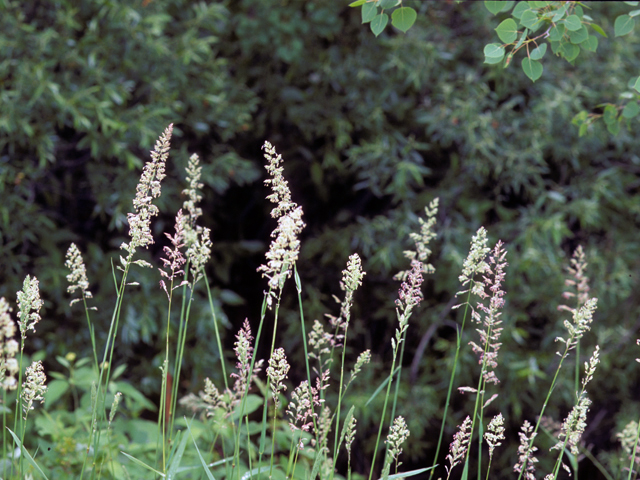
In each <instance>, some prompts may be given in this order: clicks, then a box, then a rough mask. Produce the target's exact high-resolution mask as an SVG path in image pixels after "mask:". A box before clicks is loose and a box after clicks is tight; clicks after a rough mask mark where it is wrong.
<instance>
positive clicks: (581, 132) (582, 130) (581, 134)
mask: <svg viewBox="0 0 640 480" xmlns="http://www.w3.org/2000/svg"><path fill="white" fill-rule="evenodd" d="M587 128H589V124H588V123H583V124H582V125H580V128H578V137H584V135H585V134H586V133H587Z"/></svg>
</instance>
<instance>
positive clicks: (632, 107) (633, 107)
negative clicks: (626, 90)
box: [622, 102, 640, 118]
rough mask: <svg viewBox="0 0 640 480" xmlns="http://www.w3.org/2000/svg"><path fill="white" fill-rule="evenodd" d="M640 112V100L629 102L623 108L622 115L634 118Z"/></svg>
mask: <svg viewBox="0 0 640 480" xmlns="http://www.w3.org/2000/svg"><path fill="white" fill-rule="evenodd" d="M639 112H640V108H639V107H638V102H629V103H627V104H626V105H625V107H624V108H623V109H622V116H623V117H624V118H633V117H635V116H636V115H638V113H639Z"/></svg>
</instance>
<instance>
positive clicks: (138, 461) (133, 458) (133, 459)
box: [120, 451, 164, 477]
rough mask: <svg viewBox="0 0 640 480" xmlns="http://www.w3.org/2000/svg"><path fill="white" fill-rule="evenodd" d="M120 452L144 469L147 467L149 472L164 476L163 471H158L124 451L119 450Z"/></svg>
mask: <svg viewBox="0 0 640 480" xmlns="http://www.w3.org/2000/svg"><path fill="white" fill-rule="evenodd" d="M120 453H121V454H122V455H124V456H125V457H127V458H128V459H129V460H131V461H132V462H134V463H136V464H138V465H140V466H141V467H143V468H146V469H147V470H149V471H150V472H153V473H155V474H156V475H160V476H161V477H164V473H162V472H160V471H158V470H156V469H155V468H153V467H151V466H149V465H147V464H146V463H144V462H143V461H142V460H138V459H137V458H136V457H132V456H131V455H129V454H128V453H126V452H122V451H121V452H120Z"/></svg>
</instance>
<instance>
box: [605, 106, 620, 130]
mask: <svg viewBox="0 0 640 480" xmlns="http://www.w3.org/2000/svg"><path fill="white" fill-rule="evenodd" d="M617 119H618V109H617V108H616V106H615V105H607V106H606V107H604V115H603V116H602V120H604V123H606V124H607V125H609V124H611V123H616V120H617Z"/></svg>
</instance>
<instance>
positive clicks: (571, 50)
mask: <svg viewBox="0 0 640 480" xmlns="http://www.w3.org/2000/svg"><path fill="white" fill-rule="evenodd" d="M579 53H580V47H578V46H577V45H574V44H573V43H569V42H562V43H561V44H560V55H562V56H563V57H564V58H565V59H566V60H567V62H573V61H574V60H575V59H576V57H577V56H578V54H579Z"/></svg>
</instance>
